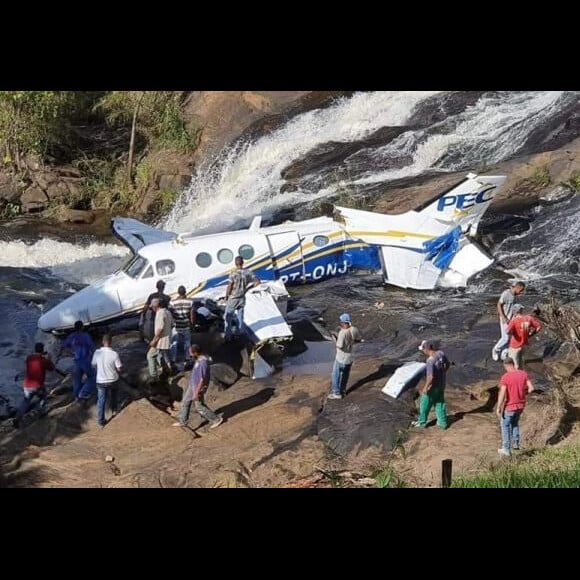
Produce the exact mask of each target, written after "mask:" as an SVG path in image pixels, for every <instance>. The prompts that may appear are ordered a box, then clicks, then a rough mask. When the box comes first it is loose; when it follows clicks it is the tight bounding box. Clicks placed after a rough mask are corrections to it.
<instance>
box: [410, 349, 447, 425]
mask: <svg viewBox="0 0 580 580" xmlns="http://www.w3.org/2000/svg"><path fill="white" fill-rule="evenodd" d="M419 350H420V351H422V352H423V354H425V356H427V362H426V369H425V371H426V375H427V377H426V379H425V385H424V386H423V389H422V390H421V400H420V402H419V418H418V419H417V421H414V422H413V424H412V425H413V427H421V428H425V427H426V426H427V419H428V417H429V411H431V407H433V406H434V407H435V415H436V416H437V425H438V426H439V427H441V429H447V405H446V404H445V382H446V375H447V371H448V369H449V366H450V363H449V360H448V358H447V357H446V356H445V353H444V352H443V351H442V350H436V348H435V345H434V343H433V342H432V341H430V340H424V341H423V342H422V343H421V344H420V345H419Z"/></svg>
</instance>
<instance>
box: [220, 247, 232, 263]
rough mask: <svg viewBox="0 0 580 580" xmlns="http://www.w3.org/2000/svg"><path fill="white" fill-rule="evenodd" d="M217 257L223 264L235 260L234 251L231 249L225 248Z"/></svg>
mask: <svg viewBox="0 0 580 580" xmlns="http://www.w3.org/2000/svg"><path fill="white" fill-rule="evenodd" d="M217 258H218V260H219V261H220V262H221V263H222V264H231V262H233V260H234V253H233V252H232V251H231V250H228V249H227V248H224V249H223V250H220V251H219V252H218V254H217Z"/></svg>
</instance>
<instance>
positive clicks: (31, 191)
mask: <svg viewBox="0 0 580 580" xmlns="http://www.w3.org/2000/svg"><path fill="white" fill-rule="evenodd" d="M49 201H50V200H49V199H48V196H47V195H46V193H45V192H44V191H43V190H42V189H40V187H36V186H34V185H33V186H31V187H29V188H28V189H27V190H26V191H25V192H24V193H23V194H22V196H21V197H20V204H21V206H22V210H23V211H24V212H26V213H35V212H39V211H43V210H44V209H46V208H47V206H48V202H49Z"/></svg>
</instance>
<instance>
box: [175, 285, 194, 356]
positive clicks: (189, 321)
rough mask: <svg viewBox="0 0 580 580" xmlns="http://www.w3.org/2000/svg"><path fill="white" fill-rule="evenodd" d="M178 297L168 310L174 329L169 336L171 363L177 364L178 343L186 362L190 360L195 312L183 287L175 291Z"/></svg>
mask: <svg viewBox="0 0 580 580" xmlns="http://www.w3.org/2000/svg"><path fill="white" fill-rule="evenodd" d="M177 294H178V295H179V296H178V297H177V298H176V299H175V300H172V301H171V303H170V304H169V309H170V310H171V314H172V315H173V322H174V323H175V329H174V332H173V334H172V336H171V350H170V354H171V361H172V362H173V363H175V362H177V348H178V346H179V343H182V344H183V352H184V358H185V360H186V361H188V360H190V359H191V353H190V349H191V329H192V328H193V326H194V324H195V311H194V309H193V301H192V300H190V299H189V298H187V295H186V291H185V286H180V287H179V288H178V289H177Z"/></svg>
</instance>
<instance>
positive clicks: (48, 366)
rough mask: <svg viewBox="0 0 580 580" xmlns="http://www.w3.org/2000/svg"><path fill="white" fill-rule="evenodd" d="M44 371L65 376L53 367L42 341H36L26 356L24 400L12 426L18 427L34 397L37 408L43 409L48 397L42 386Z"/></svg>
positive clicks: (44, 376)
mask: <svg viewBox="0 0 580 580" xmlns="http://www.w3.org/2000/svg"><path fill="white" fill-rule="evenodd" d="M46 371H55V372H57V373H58V374H59V375H61V376H65V375H64V373H61V372H60V371H59V370H58V369H56V368H55V366H54V364H52V362H51V360H50V359H49V358H48V356H47V353H46V352H45V350H44V344H43V343H42V342H37V343H36V344H35V345H34V353H33V354H31V355H28V357H27V358H26V374H25V375H24V384H23V389H24V400H23V401H22V404H21V405H20V407H18V410H17V411H16V416H15V417H14V423H13V424H14V427H16V428H18V427H20V422H21V421H22V417H24V415H25V414H26V413H27V412H28V411H29V410H30V407H31V406H32V404H33V403H32V400H33V398H34V397H38V398H39V400H40V403H39V408H40V409H41V411H42V412H44V411H45V408H46V399H47V397H48V394H47V392H46V388H45V386H44V381H45V378H46Z"/></svg>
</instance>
